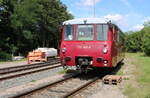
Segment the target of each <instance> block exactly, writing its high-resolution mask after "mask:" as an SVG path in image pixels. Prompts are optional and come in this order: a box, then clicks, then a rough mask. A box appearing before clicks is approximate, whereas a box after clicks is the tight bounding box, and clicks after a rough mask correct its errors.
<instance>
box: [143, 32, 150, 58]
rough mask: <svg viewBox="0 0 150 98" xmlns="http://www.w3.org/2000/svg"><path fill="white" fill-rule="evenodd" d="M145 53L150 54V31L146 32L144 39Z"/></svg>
mask: <svg viewBox="0 0 150 98" xmlns="http://www.w3.org/2000/svg"><path fill="white" fill-rule="evenodd" d="M143 41H144V42H143V48H144V53H145V54H146V55H147V56H150V32H146V33H145V35H144V40H143Z"/></svg>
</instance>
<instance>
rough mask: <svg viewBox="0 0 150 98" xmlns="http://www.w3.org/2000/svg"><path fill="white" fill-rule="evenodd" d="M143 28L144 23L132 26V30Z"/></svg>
mask: <svg viewBox="0 0 150 98" xmlns="http://www.w3.org/2000/svg"><path fill="white" fill-rule="evenodd" d="M143 28H144V26H143V25H136V26H133V28H131V30H133V31H140V30H141V29H143Z"/></svg>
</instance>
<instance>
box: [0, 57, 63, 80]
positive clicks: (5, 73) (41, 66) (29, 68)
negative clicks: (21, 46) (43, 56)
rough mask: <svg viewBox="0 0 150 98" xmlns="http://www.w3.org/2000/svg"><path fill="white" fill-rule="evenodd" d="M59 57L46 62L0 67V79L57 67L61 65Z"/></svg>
mask: <svg viewBox="0 0 150 98" xmlns="http://www.w3.org/2000/svg"><path fill="white" fill-rule="evenodd" d="M59 63H60V61H59V59H57V60H53V61H51V62H47V63H36V64H30V65H20V66H15V67H8V68H1V69H0V81H2V80H6V79H11V78H14V77H19V76H23V75H27V74H31V73H35V72H40V71H44V70H49V69H53V68H57V67H61V65H60V64H59Z"/></svg>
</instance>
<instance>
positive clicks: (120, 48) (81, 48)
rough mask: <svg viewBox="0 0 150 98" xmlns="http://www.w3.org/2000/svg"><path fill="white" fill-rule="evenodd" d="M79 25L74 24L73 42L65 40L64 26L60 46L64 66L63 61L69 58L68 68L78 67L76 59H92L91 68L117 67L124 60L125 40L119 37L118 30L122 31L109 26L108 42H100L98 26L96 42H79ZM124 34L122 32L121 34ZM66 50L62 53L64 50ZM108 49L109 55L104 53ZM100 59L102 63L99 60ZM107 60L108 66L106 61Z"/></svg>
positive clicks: (67, 61) (114, 26) (66, 62)
mask: <svg viewBox="0 0 150 98" xmlns="http://www.w3.org/2000/svg"><path fill="white" fill-rule="evenodd" d="M77 25H78V24H73V26H74V39H73V40H72V41H65V40H64V26H63V27H62V28H63V29H62V41H61V46H60V60H61V63H62V64H64V62H63V60H65V58H66V57H69V58H70V59H69V60H66V61H65V65H67V66H75V65H77V64H78V63H77V60H76V57H90V58H92V59H91V62H90V64H91V67H115V66H116V65H117V63H118V62H120V61H121V60H122V59H123V58H124V40H123V37H120V40H117V36H119V33H118V30H120V29H119V28H118V27H117V26H116V25H112V26H110V24H108V40H106V41H98V40H96V28H97V24H93V25H94V40H92V41H78V40H76V32H77V31H76V28H77ZM120 33H121V34H122V32H120ZM64 48H65V49H66V51H65V52H62V49H64ZM104 48H107V51H108V52H107V53H103V49H104ZM97 58H100V61H98V60H97ZM105 60H107V64H104V61H105Z"/></svg>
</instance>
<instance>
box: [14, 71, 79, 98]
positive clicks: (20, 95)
mask: <svg viewBox="0 0 150 98" xmlns="http://www.w3.org/2000/svg"><path fill="white" fill-rule="evenodd" d="M80 74H81V73H75V74H72V75H70V76H69V77H65V78H63V79H61V80H58V81H56V82H53V83H50V84H47V85H45V86H43V87H40V88H38V89H34V90H32V91H27V92H25V93H22V94H18V95H15V96H13V98H19V97H23V96H26V95H28V94H31V93H34V92H36V91H38V90H42V89H45V88H47V87H53V86H56V85H58V84H61V83H64V82H66V81H68V80H71V79H72V78H74V77H77V76H79V75H80Z"/></svg>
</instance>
